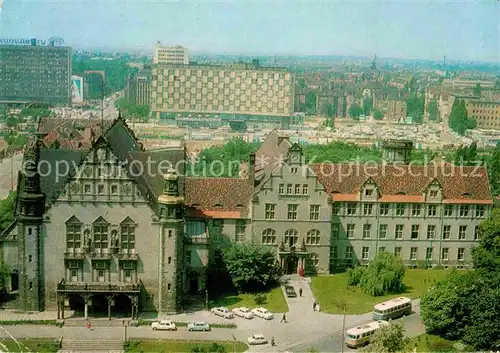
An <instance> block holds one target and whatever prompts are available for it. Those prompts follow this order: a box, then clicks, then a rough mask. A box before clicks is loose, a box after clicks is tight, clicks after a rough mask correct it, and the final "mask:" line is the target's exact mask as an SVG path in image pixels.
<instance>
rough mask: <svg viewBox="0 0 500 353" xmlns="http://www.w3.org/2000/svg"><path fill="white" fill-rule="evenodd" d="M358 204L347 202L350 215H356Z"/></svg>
mask: <svg viewBox="0 0 500 353" xmlns="http://www.w3.org/2000/svg"><path fill="white" fill-rule="evenodd" d="M356 206H357V205H356V204H355V203H348V204H347V215H348V216H355V215H356Z"/></svg>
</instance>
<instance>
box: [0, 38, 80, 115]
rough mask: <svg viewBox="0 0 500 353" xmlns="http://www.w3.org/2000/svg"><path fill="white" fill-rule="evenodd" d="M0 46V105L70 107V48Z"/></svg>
mask: <svg viewBox="0 0 500 353" xmlns="http://www.w3.org/2000/svg"><path fill="white" fill-rule="evenodd" d="M31 43H32V44H31V45H10V44H9V45H0V58H1V60H0V103H3V104H8V105H24V104H27V103H45V104H49V105H57V106H67V105H71V48H70V47H62V46H52V45H48V46H43V45H38V44H39V43H40V41H39V42H38V43H37V41H36V40H31Z"/></svg>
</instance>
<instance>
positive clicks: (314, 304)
mask: <svg viewBox="0 0 500 353" xmlns="http://www.w3.org/2000/svg"><path fill="white" fill-rule="evenodd" d="M316 305H317V303H316V301H315V302H314V303H313V311H316Z"/></svg>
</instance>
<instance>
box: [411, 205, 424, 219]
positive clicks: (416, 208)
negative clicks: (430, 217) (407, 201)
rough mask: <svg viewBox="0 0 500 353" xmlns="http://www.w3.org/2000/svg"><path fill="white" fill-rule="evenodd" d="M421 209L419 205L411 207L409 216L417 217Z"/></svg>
mask: <svg viewBox="0 0 500 353" xmlns="http://www.w3.org/2000/svg"><path fill="white" fill-rule="evenodd" d="M421 209H422V206H421V205H411V215H412V216H413V217H419V216H420V211H421Z"/></svg>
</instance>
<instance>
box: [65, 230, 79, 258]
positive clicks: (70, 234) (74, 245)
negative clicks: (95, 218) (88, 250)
mask: <svg viewBox="0 0 500 353" xmlns="http://www.w3.org/2000/svg"><path fill="white" fill-rule="evenodd" d="M81 232H82V226H81V224H73V225H70V224H68V225H66V249H67V250H68V251H69V252H78V250H77V249H80V248H81V246H82V243H81V239H82V233H81Z"/></svg>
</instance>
